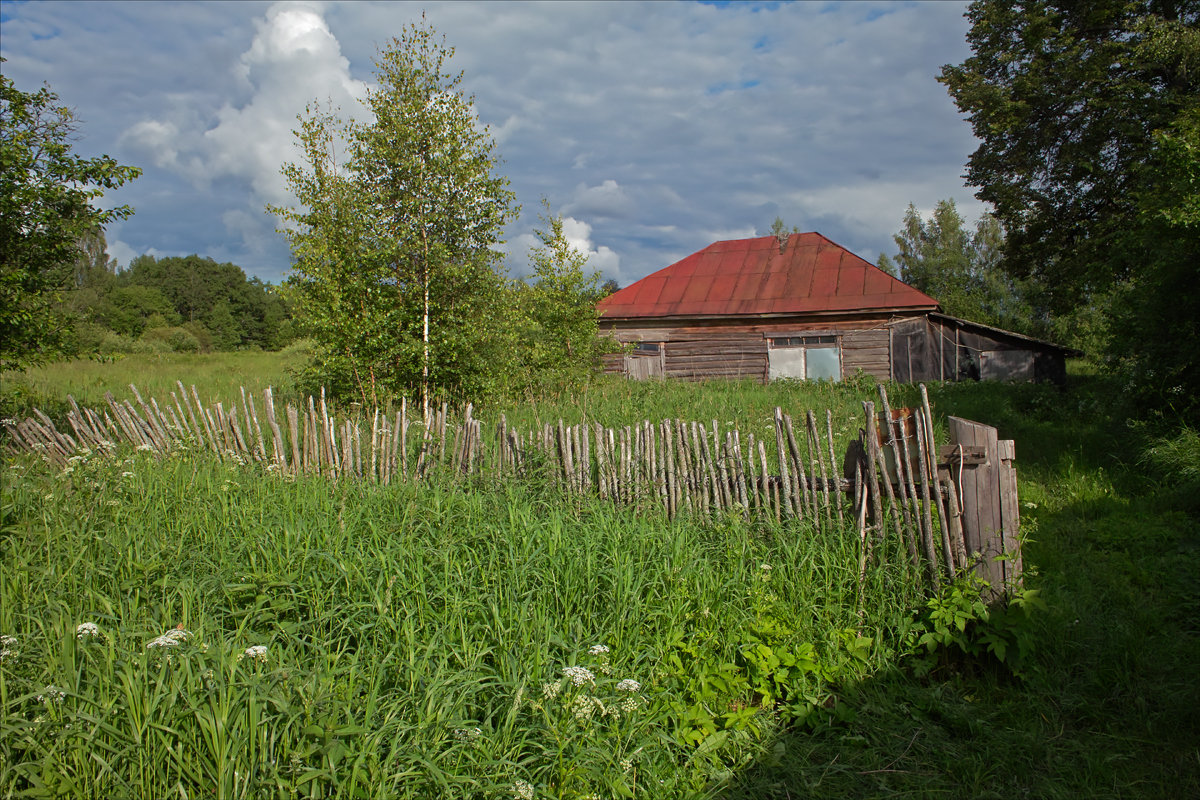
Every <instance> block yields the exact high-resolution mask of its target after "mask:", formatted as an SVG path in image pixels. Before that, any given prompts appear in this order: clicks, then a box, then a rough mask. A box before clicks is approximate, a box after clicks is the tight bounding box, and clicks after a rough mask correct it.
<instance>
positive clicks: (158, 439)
mask: <svg viewBox="0 0 1200 800" xmlns="http://www.w3.org/2000/svg"><path fill="white" fill-rule="evenodd" d="M129 389H130V391H132V392H133V396H134V398H135V399H137V403H138V407H139V408H140V409H142V414H143V415H144V417H143V418H142V421H143V422H144V423H145V427H146V428H147V429H148V431H147V432H148V434H149V436H150V439H151V440H152V441H153V442H154V444H155V446H156V448H157V449H159V450H161V451H162V452H164V453H165V452H166V451H167V450H169V449H170V441H169V439H170V437H169V436H168V435H167V432H166V431H165V430H163V428H162V425H161V423H160V422H159V420H158V418H157V417H156V416H155V415H154V412H153V411H151V410H150V407H149V406H147V405H146V401H145V400H143V399H142V395H141V394H140V393H139V392H138V390H137V387H136V386H134V385H133V384H132V383H131V384H129ZM127 402H128V401H127ZM129 410H130V411H131V412H132V413H133V415H134V416H135V417H136V416H138V414H137V412H136V411H134V410H133V407H132V406H130V409H129Z"/></svg>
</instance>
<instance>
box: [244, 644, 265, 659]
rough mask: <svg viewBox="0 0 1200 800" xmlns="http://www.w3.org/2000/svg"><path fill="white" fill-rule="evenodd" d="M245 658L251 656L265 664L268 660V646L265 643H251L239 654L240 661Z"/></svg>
mask: <svg viewBox="0 0 1200 800" xmlns="http://www.w3.org/2000/svg"><path fill="white" fill-rule="evenodd" d="M243 658H249V659H252V660H254V661H258V662H260V663H263V664H265V663H266V661H267V646H266V645H265V644H253V645H250V646H249V647H247V648H246V650H245V651H244V652H243V653H242V654H241V655H240V656H238V661H241V660H242V659H243Z"/></svg>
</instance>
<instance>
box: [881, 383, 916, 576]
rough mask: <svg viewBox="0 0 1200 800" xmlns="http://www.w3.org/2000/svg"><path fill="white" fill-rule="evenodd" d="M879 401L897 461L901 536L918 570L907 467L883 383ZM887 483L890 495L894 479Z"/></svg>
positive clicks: (888, 480)
mask: <svg viewBox="0 0 1200 800" xmlns="http://www.w3.org/2000/svg"><path fill="white" fill-rule="evenodd" d="M879 401H880V404H881V406H882V408H883V419H884V423H883V424H884V425H885V426H886V430H887V440H886V444H887V446H888V447H890V448H891V451H892V455H893V457H894V459H895V463H896V482H895V486H896V487H897V497H898V499H899V501H900V508H901V511H902V514H903V517H904V524H903V525H902V526H901V527H902V529H903V531H904V533H902V534H901V539H902V541H903V542H904V546H905V548H907V550H908V555H909V558H910V559H911V560H912V564H913V566H914V567H916V568H917V569H920V566H921V565H920V556H919V555H918V554H917V538H918V537H917V536H916V535H915V531H914V525H913V521H912V512H911V509H910V508H909V504H908V493H907V491H906V490H905V485H904V469H905V465H904V463H903V462H904V456H903V455H902V454H901V452H900V444H899V442H897V441H896V434H895V430H894V426H893V425H892V407H891V405H890V404H889V403H888V399H887V389H885V388H884V387H883V384H882V383H881V384H879ZM884 475H887V472H886V471H885V472H884ZM886 483H887V485H888V487H889V493H890V491H891V489H890V487H891V486H892V479H891V477H890V476H888V477H887V481H886ZM888 499H889V500H890V499H892V498H890V497H889V498H888Z"/></svg>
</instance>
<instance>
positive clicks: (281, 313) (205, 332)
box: [63, 230, 297, 354]
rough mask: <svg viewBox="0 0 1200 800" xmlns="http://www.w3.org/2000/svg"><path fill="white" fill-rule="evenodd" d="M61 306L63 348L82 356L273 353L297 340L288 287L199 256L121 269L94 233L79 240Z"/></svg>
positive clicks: (136, 262) (137, 262) (140, 261)
mask: <svg viewBox="0 0 1200 800" xmlns="http://www.w3.org/2000/svg"><path fill="white" fill-rule="evenodd" d="M63 305H64V308H65V310H66V311H67V312H68V313H69V314H70V316H71V317H73V320H74V337H73V340H71V341H69V342H68V348H67V349H68V350H70V349H71V348H73V349H74V352H76V353H80V354H86V353H113V352H166V351H173V352H212V351H227V350H238V349H246V348H250V349H262V350H278V349H279V348H281V347H284V346H285V345H287V344H289V343H290V342H291V341H292V340H294V339H295V338H296V336H297V327H296V325H295V323H294V322H293V320H292V313H291V303H290V302H289V300H288V291H287V288H286V287H279V286H272V285H270V284H267V283H264V282H262V281H260V280H259V279H258V278H247V277H246V273H245V272H244V271H243V270H242V268H241V267H239V266H237V265H236V264H229V263H218V262H216V261H214V260H213V259H211V258H204V257H201V256H199V255H190V256H185V257H175V256H168V257H163V258H156V257H155V256H152V255H141V256H138V257H136V258H134V259H133V260H132V261H131V262H130V263H129V266H128V267H127V268H125V269H119V268H118V266H117V264H116V262H115V261H112V260H110V259H109V258H108V257H107V255H106V253H105V248H104V235H103V232H102V231H99V230H93V231H90V232H89V233H88V234H87V235H86V236H85V237H84V241H83V242H82V247H81V249H80V256H79V258H78V259H77V260H76V262H75V269H74V272H73V283H72V286H71V287H70V288H69V289H68V290H67V291H66V292H65V294H64V297H63Z"/></svg>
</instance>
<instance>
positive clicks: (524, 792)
mask: <svg viewBox="0 0 1200 800" xmlns="http://www.w3.org/2000/svg"><path fill="white" fill-rule="evenodd" d="M512 790H513V797H515V798H517V800H533V784H532V783H530V782H529V781H523V780H515V781H513V785H512Z"/></svg>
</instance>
